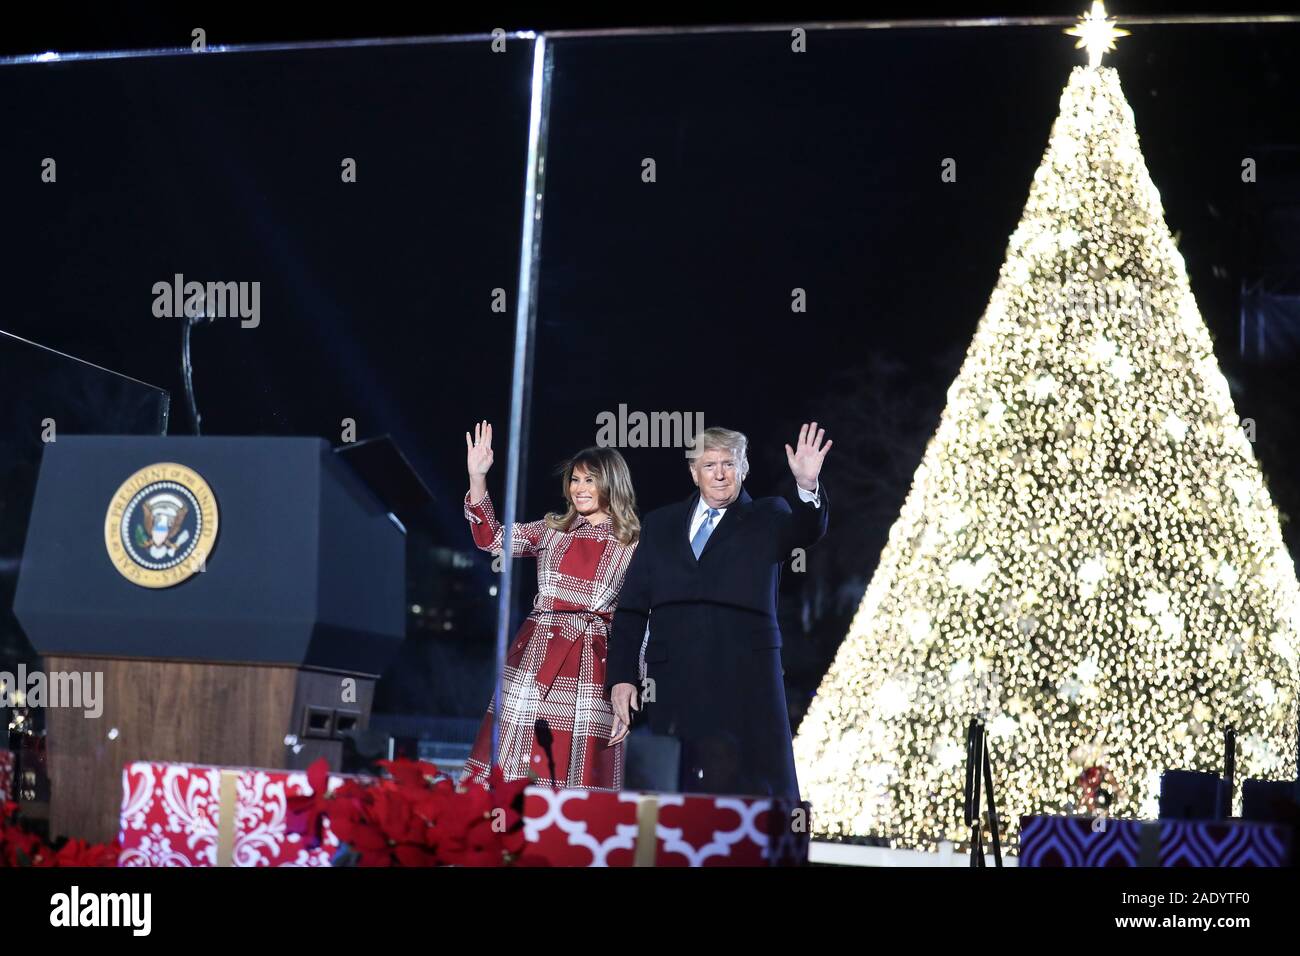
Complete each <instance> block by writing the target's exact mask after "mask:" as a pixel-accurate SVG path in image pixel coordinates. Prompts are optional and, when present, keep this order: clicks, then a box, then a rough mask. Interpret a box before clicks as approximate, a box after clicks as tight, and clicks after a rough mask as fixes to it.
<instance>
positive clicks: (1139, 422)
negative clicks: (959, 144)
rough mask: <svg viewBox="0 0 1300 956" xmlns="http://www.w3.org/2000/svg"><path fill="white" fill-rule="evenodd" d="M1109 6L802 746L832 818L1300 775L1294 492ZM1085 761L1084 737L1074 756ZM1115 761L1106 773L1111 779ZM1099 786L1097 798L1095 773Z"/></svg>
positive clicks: (810, 779)
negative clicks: (969, 788) (1274, 469)
mask: <svg viewBox="0 0 1300 956" xmlns="http://www.w3.org/2000/svg"><path fill="white" fill-rule="evenodd" d="M1097 7H1099V5H1094V11H1093V14H1092V16H1091V17H1089V18H1088V19H1087V20H1085V21H1084V22H1083V23H1081V25H1080V27H1079V28H1076V30H1075V31H1071V32H1074V33H1076V35H1079V36H1081V40H1080V45H1081V46H1087V47H1088V52H1089V55H1090V61H1091V62H1090V65H1089V66H1086V67H1083V66H1080V67H1076V68H1075V69H1074V71H1073V72H1072V73H1071V75H1070V80H1069V83H1068V85H1067V86H1066V88H1065V91H1064V92H1063V94H1062V96H1061V105H1060V115H1059V117H1058V119H1057V120H1056V123H1055V125H1054V126H1053V128H1052V132H1051V136H1050V138H1049V140H1048V145H1047V151H1046V153H1045V154H1044V156H1043V160H1042V163H1041V164H1040V166H1039V168H1038V171H1037V172H1036V173H1035V175H1034V181H1033V184H1032V185H1031V187H1030V190H1029V199H1028V201H1027V202H1026V204H1025V209H1024V214H1023V215H1022V217H1021V220H1020V224H1019V226H1018V228H1017V229H1016V231H1015V232H1014V233H1013V234H1012V236H1011V239H1010V243H1009V245H1008V247H1007V253H1006V260H1005V262H1004V264H1003V266H1002V269H1001V272H1000V275H999V278H998V282H997V286H996V288H995V289H994V290H993V294H992V297H991V298H990V300H989V304H988V307H987V309H986V311H985V313H984V315H983V317H982V318H981V321H980V323H979V326H978V329H977V330H976V333H975V338H974V341H973V342H972V344H971V346H970V349H969V351H968V352H967V355H966V359H965V361H964V363H963V364H962V367H961V370H960V371H959V373H958V375H957V379H956V381H955V382H953V384H952V386H951V387H950V388H949V390H948V402H947V406H946V408H945V409H944V412H943V416H942V418H941V420H940V423H939V428H938V431H937V432H936V433H935V435H934V437H933V438H932V439H931V440H930V443H929V445H928V446H927V448H926V452H925V456H924V458H923V460H922V462H921V465H920V467H919V468H918V469H917V471H916V475H915V477H914V479H913V482H912V487H911V490H910V492H909V494H908V496H907V499H906V502H905V503H904V505H903V510H902V513H901V514H900V515H899V517H898V520H897V521H896V522H895V524H894V526H893V528H892V530H891V531H890V534H889V541H888V544H887V545H886V547H885V549H884V551H883V553H882V555H881V558H880V563H879V565H878V567H877V569H876V573H875V575H874V577H873V578H872V580H871V583H870V585H869V587H868V588H867V591H866V594H865V596H864V598H863V601H862V605H861V607H860V608H859V610H858V613H857V616H856V617H855V619H854V621H853V624H852V627H851V628H850V630H849V633H848V636H847V637H846V639H845V641H844V643H843V644H842V645H841V647H840V650H839V653H838V654H837V656H836V659H835V662H834V664H833V665H832V667H831V669H830V671H829V672H828V673H827V675H826V677H825V679H824V680H823V682H822V685H821V688H820V690H819V692H818V694H817V697H816V699H815V700H814V701H813V702H812V706H811V708H810V709H809V712H808V714H807V717H806V718H805V719H804V721H803V723H802V725H801V726H800V728H799V733H798V736H797V739H796V741H795V757H796V761H797V763H798V767H799V779H800V784H801V787H802V790H803V793H804V796H805V797H806V798H807V799H809V800H811V801H812V804H813V807H814V814H813V819H814V826H815V829H816V830H817V832H819V833H823V834H829V835H836V836H846V835H859V836H881V837H887V838H890V839H891V840H892V841H893V842H894V844H895V845H897V846H906V847H932V846H934V844H935V843H936V842H937V841H939V840H945V839H946V840H952V841H954V842H956V843H958V844H964V842H965V840H966V838H967V836H968V831H967V830H966V829H965V828H964V827H963V826H962V821H961V812H962V809H961V796H962V785H963V782H964V774H965V733H966V726H967V722H968V721H969V719H970V718H971V717H972V716H974V715H980V716H982V717H983V718H984V720H985V721H986V722H987V727H988V733H989V738H990V741H991V746H992V750H993V758H994V767H993V770H994V784H995V788H996V796H997V800H998V807H999V815H1000V816H1001V817H1002V820H1003V822H1004V826H1006V827H1007V829H1009V830H1010V831H1011V833H1010V834H1009V836H1010V838H1011V842H1012V845H1014V841H1015V837H1016V834H1015V832H1014V831H1015V827H1016V823H1017V821H1018V818H1019V816H1020V815H1021V814H1028V813H1061V812H1072V811H1076V810H1080V809H1082V808H1083V807H1084V806H1087V807H1091V806H1094V805H1095V802H1094V798H1095V793H1093V792H1092V791H1093V790H1095V786H1096V782H1097V781H1099V780H1102V779H1103V778H1104V779H1108V780H1109V779H1113V781H1114V784H1115V786H1116V787H1117V789H1118V793H1116V794H1115V795H1114V796H1115V802H1114V803H1113V805H1112V806H1111V807H1110V812H1111V813H1112V814H1113V815H1116V816H1139V815H1140V816H1144V817H1154V816H1155V813H1156V800H1157V796H1158V788H1159V778H1160V773H1161V771H1162V770H1165V769H1196V770H1215V771H1221V769H1222V736H1221V730H1222V728H1223V727H1224V726H1226V725H1232V726H1234V727H1235V728H1236V731H1237V734H1238V737H1239V742H1240V749H1239V754H1238V762H1237V775H1238V779H1242V778H1245V777H1257V778H1271V779H1279V778H1289V777H1292V776H1294V773H1295V761H1296V716H1297V714H1296V701H1297V697H1296V691H1297V657H1298V649H1300V640H1298V638H1297V632H1300V599H1298V594H1297V592H1298V590H1300V589H1298V587H1297V581H1296V575H1295V568H1294V565H1293V564H1292V561H1291V559H1290V556H1289V555H1288V553H1287V551H1286V548H1285V546H1284V545H1283V542H1282V536H1281V532H1280V530H1279V524H1278V515H1277V511H1276V509H1275V508H1274V506H1273V503H1272V500H1271V499H1270V497H1269V494H1268V491H1267V489H1266V488H1265V487H1264V484H1263V481H1262V478H1261V474H1260V470H1259V467H1258V465H1257V463H1256V461H1255V458H1254V454H1253V451H1252V448H1251V445H1250V442H1249V441H1248V440H1247V438H1246V436H1245V435H1244V433H1243V430H1242V427H1241V422H1240V421H1239V419H1238V417H1237V414H1236V412H1235V410H1234V408H1233V404H1232V400H1231V397H1230V395H1229V393H1228V386H1227V383H1226V381H1225V380H1224V378H1223V375H1222V373H1221V372H1220V371H1219V367H1218V364H1217V362H1216V361H1215V358H1214V352H1213V349H1212V347H1211V342H1210V336H1209V332H1208V330H1207V329H1206V327H1205V324H1204V322H1203V320H1202V319H1201V316H1200V314H1199V312H1198V310H1197V306H1196V302H1195V300H1194V299H1193V297H1192V293H1191V289H1190V286H1189V283H1188V279H1187V274H1186V271H1185V269H1184V265H1183V259H1182V256H1181V255H1179V253H1178V250H1177V248H1175V246H1174V242H1173V239H1172V237H1171V236H1170V233H1169V229H1168V227H1167V226H1166V225H1165V220H1164V214H1163V209H1162V207H1161V203H1160V195H1159V193H1158V192H1157V191H1156V188H1155V186H1154V185H1153V184H1152V182H1151V178H1150V175H1149V173H1148V172H1147V168H1146V164H1145V162H1144V161H1143V158H1142V154H1141V151H1140V149H1139V145H1138V137H1137V132H1136V128H1135V124H1134V120H1133V112H1132V110H1131V109H1130V107H1129V106H1128V103H1127V102H1126V101H1125V99H1124V95H1123V93H1122V92H1121V90H1120V84H1119V77H1118V75H1117V74H1116V72H1115V70H1113V69H1112V68H1109V67H1103V66H1101V65H1100V56H1101V52H1102V50H1104V49H1107V48H1110V47H1111V46H1113V38H1114V36H1117V35H1121V32H1120V31H1115V30H1114V29H1113V27H1110V26H1109V24H1106V22H1105V20H1104V11H1103V12H1101V13H1100V19H1099V18H1098V13H1099V11H1098V9H1097ZM1072 753H1073V755H1074V757H1073V759H1072ZM1080 753H1084V754H1093V755H1100V754H1105V756H1104V757H1094V758H1092V759H1094V760H1102V761H1103V762H1104V767H1103V768H1101V769H1100V770H1098V769H1097V768H1095V767H1094V768H1092V770H1093V771H1094V772H1091V773H1088V772H1085V773H1084V774H1083V775H1081V771H1089V768H1088V767H1086V766H1081V762H1082V763H1087V762H1088V760H1089V758H1086V757H1085V758H1080V757H1079V754H1080ZM1080 781H1084V782H1085V783H1087V785H1088V787H1089V788H1090V790H1089V792H1088V793H1087V794H1085V798H1084V799H1083V800H1081V799H1080V795H1079V782H1080Z"/></svg>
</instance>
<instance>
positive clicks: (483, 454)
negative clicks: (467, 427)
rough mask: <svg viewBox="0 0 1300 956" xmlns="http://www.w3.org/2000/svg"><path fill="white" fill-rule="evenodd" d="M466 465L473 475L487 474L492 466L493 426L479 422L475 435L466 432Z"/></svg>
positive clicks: (475, 427) (475, 428)
mask: <svg viewBox="0 0 1300 956" xmlns="http://www.w3.org/2000/svg"><path fill="white" fill-rule="evenodd" d="M465 465H466V467H467V468H468V469H469V473H470V474H471V475H486V474H487V473H488V469H489V468H491V467H492V426H491V425H489V424H488V423H487V422H485V421H483V422H479V423H478V424H477V425H475V426H474V435H473V437H472V438H471V437H470V434H469V432H466V433H465Z"/></svg>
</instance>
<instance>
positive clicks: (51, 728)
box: [44, 655, 375, 843]
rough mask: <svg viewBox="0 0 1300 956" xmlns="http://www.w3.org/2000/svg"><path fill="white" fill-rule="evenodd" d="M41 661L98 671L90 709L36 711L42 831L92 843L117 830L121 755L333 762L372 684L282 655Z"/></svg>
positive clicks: (52, 667)
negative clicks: (45, 803)
mask: <svg viewBox="0 0 1300 956" xmlns="http://www.w3.org/2000/svg"><path fill="white" fill-rule="evenodd" d="M44 665H45V670H46V672H47V673H51V674H52V673H55V672H73V673H87V672H89V673H102V674H103V675H104V677H103V693H102V706H103V713H102V714H101V715H100V716H99V717H96V718H91V717H87V716H86V715H85V712H84V710H78V709H71V708H66V707H51V708H49V709H48V710H47V711H46V712H45V719H46V767H47V770H48V773H49V777H50V836H51V838H57V837H59V836H68V837H79V838H81V839H84V840H89V841H91V842H92V843H100V842H106V841H109V840H112V839H113V838H114V837H116V836H117V832H118V814H119V811H120V809H121V805H122V767H123V765H125V764H127V763H131V762H133V761H136V760H150V761H168V762H179V763H199V764H215V765H225V766H238V767H265V768H268V769H287V770H297V769H302V768H305V767H307V766H309V765H310V764H311V763H312V762H313V761H315V760H316V759H317V758H318V757H325V758H326V759H327V760H328V761H329V763H330V768H331V769H334V770H337V769H338V768H339V764H340V760H341V758H342V753H343V745H342V741H341V739H340V738H339V732H340V731H342V730H346V729H348V728H349V727H355V728H356V729H361V730H364V729H365V728H366V726H367V724H368V723H369V720H370V707H371V704H372V702H373V700H374V689H375V678H374V676H373V675H361V674H347V673H342V672H337V671H333V672H330V671H318V670H308V669H305V668H298V667H291V666H280V665H250V664H230V663H204V662H196V661H162V660H117V659H107V658H92V657H70V656H68V657H65V656H57V655H48V656H46V657H44ZM349 681H350V682H351V685H349V684H348V682H349ZM286 737H294V738H296V744H295V743H294V742H293V741H292V740H291V741H290V742H289V743H286V739H285V738H286Z"/></svg>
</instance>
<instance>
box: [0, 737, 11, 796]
mask: <svg viewBox="0 0 1300 956" xmlns="http://www.w3.org/2000/svg"><path fill="white" fill-rule="evenodd" d="M13 793H14V755H13V753H12V752H11V751H8V750H0V803H3V802H4V801H6V800H11V799H13Z"/></svg>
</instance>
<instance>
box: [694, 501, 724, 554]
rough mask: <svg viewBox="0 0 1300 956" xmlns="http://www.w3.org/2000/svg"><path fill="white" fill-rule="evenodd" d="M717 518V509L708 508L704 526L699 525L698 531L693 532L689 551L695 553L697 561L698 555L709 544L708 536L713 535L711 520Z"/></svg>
mask: <svg viewBox="0 0 1300 956" xmlns="http://www.w3.org/2000/svg"><path fill="white" fill-rule="evenodd" d="M717 516H718V509H717V508H710V509H709V514H708V517H706V518H705V519H704V524H702V525H700V530H699V531H697V532H695V537H694V538H692V539H691V550H692V551H694V552H695V559H696V560H697V561H698V560H699V558H700V553H701V552H702V551H703V550H704V546H705V545H706V544H708V542H709V535H711V534H713V519H714V518H716V517H717Z"/></svg>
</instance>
